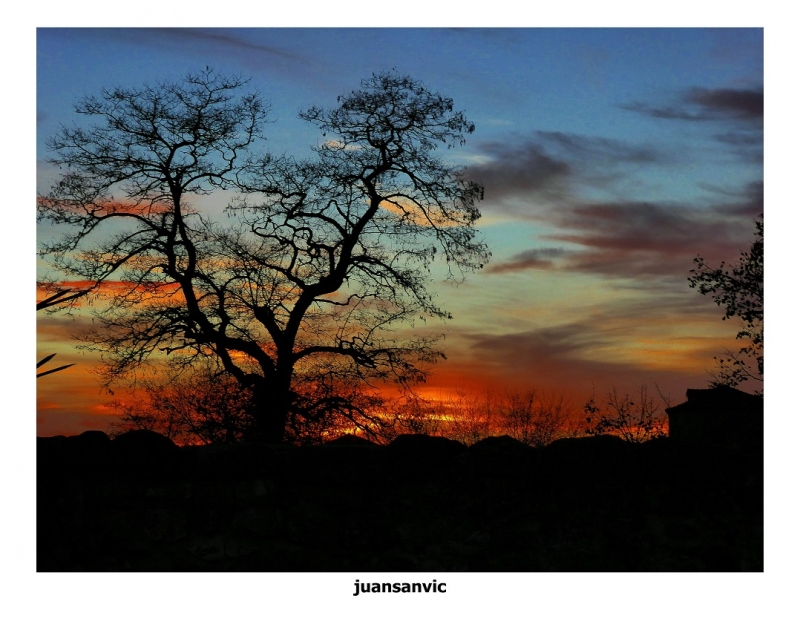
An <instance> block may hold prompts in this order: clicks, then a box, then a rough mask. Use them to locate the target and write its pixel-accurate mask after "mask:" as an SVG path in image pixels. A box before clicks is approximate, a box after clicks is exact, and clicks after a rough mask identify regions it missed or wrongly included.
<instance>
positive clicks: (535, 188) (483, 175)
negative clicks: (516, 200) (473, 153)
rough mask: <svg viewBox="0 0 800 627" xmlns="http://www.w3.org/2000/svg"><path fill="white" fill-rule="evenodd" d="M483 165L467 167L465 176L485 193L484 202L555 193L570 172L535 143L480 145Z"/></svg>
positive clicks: (562, 163) (563, 164)
mask: <svg viewBox="0 0 800 627" xmlns="http://www.w3.org/2000/svg"><path fill="white" fill-rule="evenodd" d="M479 148H480V149H481V150H482V151H483V152H484V153H485V154H487V155H488V157H489V160H488V161H487V162H486V163H483V164H479V165H475V166H470V167H469V169H468V171H467V176H468V177H469V178H471V179H473V180H475V181H479V182H480V183H482V184H483V186H484V187H485V189H486V199H487V200H497V199H499V198H504V197H507V196H519V195H525V194H530V193H547V192H553V191H555V190H557V189H559V188H560V187H561V186H562V185H563V183H564V181H565V180H566V178H567V177H568V176H569V174H570V172H571V168H570V166H569V164H568V163H566V162H565V161H562V160H559V159H556V158H553V157H551V156H550V155H548V154H546V153H545V151H544V149H543V147H542V146H540V145H538V144H536V143H535V142H530V141H529V142H523V143H516V144H512V143H508V144H506V143H500V142H491V143H484V144H482V145H481V146H479Z"/></svg>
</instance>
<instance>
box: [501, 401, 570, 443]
mask: <svg viewBox="0 0 800 627" xmlns="http://www.w3.org/2000/svg"><path fill="white" fill-rule="evenodd" d="M571 414H572V411H571V409H570V407H569V406H568V404H567V403H566V401H565V400H564V397H563V396H558V395H556V394H552V393H551V394H549V395H542V394H540V393H537V392H536V391H535V390H533V389H528V390H525V391H522V392H511V391H509V392H506V394H505V396H504V398H503V399H502V401H501V416H502V429H503V431H505V432H506V433H507V434H508V435H510V436H511V437H513V438H515V439H517V440H519V441H520V442H522V443H524V444H527V445H529V446H535V447H541V446H547V445H548V444H550V443H551V442H552V441H553V440H555V439H556V438H557V437H558V436H559V434H560V433H561V431H562V429H563V428H564V427H565V425H566V424H567V422H568V420H569V418H570V415H571Z"/></svg>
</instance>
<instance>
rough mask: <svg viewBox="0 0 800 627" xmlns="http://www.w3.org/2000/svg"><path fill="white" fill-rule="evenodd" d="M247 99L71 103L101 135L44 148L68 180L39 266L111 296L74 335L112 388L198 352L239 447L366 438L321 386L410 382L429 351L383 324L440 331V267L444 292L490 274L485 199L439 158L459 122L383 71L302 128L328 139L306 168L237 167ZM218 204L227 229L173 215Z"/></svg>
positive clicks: (217, 82)
mask: <svg viewBox="0 0 800 627" xmlns="http://www.w3.org/2000/svg"><path fill="white" fill-rule="evenodd" d="M244 85H245V81H244V80H242V79H240V78H230V77H224V76H221V75H218V74H215V73H214V72H212V71H211V70H206V71H204V72H201V73H200V74H196V75H189V76H187V77H186V78H185V79H184V81H183V82H181V83H162V84H161V85H159V86H157V87H144V88H142V89H140V90H126V89H119V88H117V89H113V90H110V91H105V92H103V93H102V96H101V97H100V98H87V99H85V100H84V101H82V103H81V104H80V105H79V106H78V108H77V111H78V113H82V114H85V115H88V116H90V117H92V118H94V119H98V120H99V121H100V124H98V125H96V126H92V127H91V128H90V129H88V130H84V129H80V128H76V129H62V131H61V133H60V134H59V135H58V136H56V137H55V138H53V139H52V140H51V141H50V144H49V146H50V148H51V150H52V151H53V152H54V154H55V156H54V157H53V159H52V162H53V163H56V164H58V165H60V166H63V167H65V168H66V169H67V172H66V174H65V175H64V176H63V177H62V179H61V180H60V181H59V183H58V184H57V185H56V186H55V187H54V188H53V190H52V191H51V192H50V193H49V194H48V195H46V196H44V197H43V198H41V200H40V202H39V215H40V218H41V219H44V220H49V221H51V222H53V223H55V224H56V225H59V226H62V227H63V228H64V229H65V230H66V231H67V233H66V234H65V236H64V237H63V238H62V239H61V240H59V241H57V242H54V243H51V244H49V245H47V246H45V247H44V249H43V251H42V252H43V254H44V255H45V256H46V257H47V258H48V259H49V260H50V261H51V263H52V264H53V265H54V267H55V268H56V269H57V270H58V271H60V272H62V273H64V274H66V275H68V276H74V277H78V278H79V279H83V280H88V281H94V282H96V283H98V284H99V283H102V282H103V281H106V280H108V279H111V278H116V279H118V281H119V283H118V285H121V286H122V287H120V288H119V289H117V290H116V291H115V292H114V293H113V294H111V295H109V297H108V304H107V306H106V307H105V309H103V310H102V311H98V312H97V313H96V318H97V320H98V322H99V327H98V328H97V329H96V331H95V332H94V333H93V335H92V336H91V337H89V338H87V339H88V340H89V346H92V347H95V348H98V349H100V350H103V351H104V364H105V372H106V375H107V381H108V382H109V383H111V382H114V381H116V380H117V379H119V378H120V377H123V376H125V375H127V374H128V373H130V372H131V371H135V370H136V368H137V367H138V366H140V365H141V364H142V363H143V362H145V361H146V360H147V359H149V358H150V357H151V356H153V355H157V354H160V353H165V354H167V355H169V356H170V357H171V359H172V360H173V361H175V362H176V363H177V364H179V365H184V366H188V365H190V364H191V363H193V362H194V361H195V360H196V359H198V358H206V357H208V356H210V355H213V356H214V358H215V359H217V360H219V363H220V364H221V365H222V367H223V368H224V370H225V371H226V372H228V373H229V374H230V375H232V376H233V377H234V378H235V379H236V381H237V382H238V383H239V384H240V385H241V386H242V387H243V388H245V389H246V390H247V391H248V393H249V394H250V395H251V398H252V407H253V416H254V428H253V431H252V433H251V437H252V438H254V439H258V440H264V441H281V440H282V439H283V438H284V436H285V434H286V433H287V429H288V428H289V427H290V423H291V421H292V420H293V419H294V418H297V417H301V418H302V420H301V422H303V421H305V422H306V423H308V421H313V420H315V419H316V418H318V417H319V416H320V415H322V414H325V412H329V411H331V410H336V411H339V412H340V413H342V414H347V415H349V416H350V418H351V419H352V420H353V421H362V422H363V421H366V422H368V421H369V419H370V416H369V415H367V413H366V412H364V411H362V409H361V408H359V407H358V405H357V404H356V403H355V400H357V399H354V398H353V396H352V395H348V394H337V393H332V391H333V390H334V388H337V389H339V390H341V389H343V388H342V386H344V388H345V389H350V390H352V389H355V388H356V387H357V386H359V385H361V384H363V383H365V382H369V381H370V380H373V379H375V378H379V379H390V380H393V381H395V382H397V383H399V384H400V385H406V384H409V383H413V382H416V381H420V380H422V379H424V376H425V370H424V367H425V364H426V363H432V362H434V361H436V360H437V359H438V358H440V357H441V355H442V354H441V352H440V350H439V349H438V348H437V341H438V339H439V338H438V337H436V336H410V335H409V334H408V333H402V334H401V333H397V330H398V328H400V327H401V326H402V325H407V324H408V323H413V322H414V321H415V320H419V319H420V318H421V319H427V318H447V317H449V314H448V313H447V312H446V311H444V310H443V309H441V308H440V307H439V306H438V305H436V303H435V302H434V299H433V296H432V294H430V293H429V291H428V289H427V285H428V283H429V281H430V277H431V268H432V266H433V263H434V260H435V259H436V258H437V257H441V258H443V260H444V262H445V265H446V268H447V277H448V278H449V279H450V280H456V281H458V280H462V279H463V276H464V273H465V272H468V271H471V270H473V269H475V268H478V267H480V266H481V265H482V264H483V263H485V262H486V260H487V258H488V252H487V249H486V246H485V244H484V243H483V242H481V241H480V240H478V239H477V231H476V230H475V228H474V225H475V222H476V220H477V219H478V218H479V216H480V214H479V212H478V210H477V207H476V202H477V201H478V200H479V199H480V197H481V195H482V188H481V186H480V185H478V184H476V183H473V182H470V181H466V180H464V179H463V177H462V170H461V169H460V168H457V167H453V166H451V165H448V164H446V163H444V162H443V161H441V160H440V159H439V158H438V156H437V155H436V154H435V150H436V149H437V148H438V147H452V146H455V145H459V144H462V143H463V142H464V138H465V135H466V134H469V133H471V132H472V131H473V129H474V126H473V125H472V124H471V123H469V122H468V121H467V120H466V118H465V117H464V115H463V114H462V113H460V112H455V111H454V110H453V103H452V100H451V99H449V98H445V97H443V96H441V95H439V94H437V93H434V92H432V91H430V90H428V89H427V88H425V87H424V86H423V85H421V84H420V83H418V82H416V81H414V80H412V79H411V78H408V77H405V76H399V75H397V74H395V73H382V74H376V75H373V76H372V77H371V78H370V79H367V80H365V81H363V83H362V89H360V90H356V91H353V92H351V93H350V94H348V95H346V96H343V97H340V99H339V106H338V107H336V108H334V109H323V108H317V107H315V108H312V109H309V110H308V111H305V112H304V113H302V114H301V118H302V119H304V120H306V121H308V122H311V123H313V124H315V125H317V127H318V128H319V129H320V130H321V131H322V133H323V135H324V137H326V140H325V141H324V142H323V143H322V144H321V145H320V146H317V147H316V148H315V149H314V152H315V154H314V157H312V158H310V159H307V160H297V159H293V158H289V157H282V158H273V157H270V156H263V157H260V158H255V157H248V156H246V152H247V150H248V148H249V147H250V146H251V145H252V144H253V142H255V141H256V140H257V139H258V138H260V137H261V129H262V124H263V122H264V118H265V114H266V110H267V108H266V106H265V104H264V103H263V101H262V100H261V98H260V97H259V96H258V95H257V94H242V93H241V91H242V88H243V87H244ZM226 188H234V189H237V190H239V192H240V197H239V198H238V199H237V200H236V201H235V202H233V203H232V204H231V205H230V206H229V207H228V215H229V218H230V220H229V221H228V222H225V223H215V222H213V221H212V220H211V219H210V218H209V217H208V216H203V215H201V214H200V213H199V212H197V211H195V210H194V209H193V208H192V207H191V205H190V204H189V203H188V199H189V198H190V197H191V196H192V195H197V194H208V193H211V192H213V191H215V190H218V189H226ZM333 382H335V383H336V385H333ZM310 391H311V392H310Z"/></svg>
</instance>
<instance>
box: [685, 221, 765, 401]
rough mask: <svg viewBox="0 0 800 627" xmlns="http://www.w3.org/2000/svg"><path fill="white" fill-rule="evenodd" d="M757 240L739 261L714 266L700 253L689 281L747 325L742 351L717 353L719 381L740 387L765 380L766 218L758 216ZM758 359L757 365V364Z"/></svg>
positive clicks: (717, 378)
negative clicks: (720, 354)
mask: <svg viewBox="0 0 800 627" xmlns="http://www.w3.org/2000/svg"><path fill="white" fill-rule="evenodd" d="M755 234H756V236H757V238H756V240H755V241H754V242H753V243H752V244H751V245H750V250H748V251H747V252H742V253H741V255H740V256H739V263H738V265H730V264H728V263H725V262H723V263H722V264H720V266H719V267H718V268H711V267H709V265H708V264H707V263H706V262H705V260H704V259H703V258H702V257H700V256H698V257H696V258H695V260H694V263H695V265H696V266H697V267H696V268H695V269H693V270H692V272H691V276H690V277H689V285H690V286H691V287H693V288H696V289H697V290H698V291H699V292H700V293H701V294H711V295H712V298H713V299H714V302H715V303H717V305H719V306H721V307H724V308H725V315H724V316H723V317H722V319H723V320H727V319H729V318H734V317H736V318H739V319H741V321H742V325H743V328H742V330H741V331H739V333H738V334H737V336H736V338H737V339H742V338H746V339H747V340H749V342H748V344H747V345H746V346H744V347H742V348H741V349H739V352H738V354H736V353H734V352H733V351H731V350H727V351H726V352H725V355H724V356H723V357H716V358H715V359H716V361H717V365H718V373H717V374H716V375H715V382H714V384H716V385H730V386H732V387H736V386H737V385H739V384H740V383H743V382H744V381H747V380H750V379H752V380H754V381H762V382H763V380H764V218H763V216H761V217H760V218H759V219H758V220H756V233H755ZM753 360H755V369H754V368H753V363H752V362H753Z"/></svg>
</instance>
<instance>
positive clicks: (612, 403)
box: [583, 385, 664, 443]
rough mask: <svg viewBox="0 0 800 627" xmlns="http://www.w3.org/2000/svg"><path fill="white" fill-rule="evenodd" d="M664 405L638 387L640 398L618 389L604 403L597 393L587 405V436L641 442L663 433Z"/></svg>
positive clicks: (584, 409)
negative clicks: (613, 437) (599, 399)
mask: <svg viewBox="0 0 800 627" xmlns="http://www.w3.org/2000/svg"><path fill="white" fill-rule="evenodd" d="M662 410H663V407H662V405H661V404H660V403H659V402H658V401H656V400H655V399H654V398H653V397H652V396H651V395H650V394H649V393H648V391H647V386H646V385H643V386H642V387H640V388H639V398H638V399H635V398H634V397H632V396H630V395H629V394H627V393H625V394H620V393H619V392H618V391H617V389H616V388H612V389H611V392H608V393H607V394H606V397H605V399H604V400H603V401H602V402H601V403H597V402H596V401H595V397H594V392H592V396H591V398H590V399H589V400H588V401H587V402H586V405H584V408H583V412H584V416H585V417H586V423H587V425H588V426H587V428H586V434H587V435H616V436H618V437H620V438H622V439H623V440H625V441H626V442H634V443H640V442H644V441H646V440H650V439H653V438H655V437H660V436H663V435H664V414H663V411H662Z"/></svg>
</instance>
